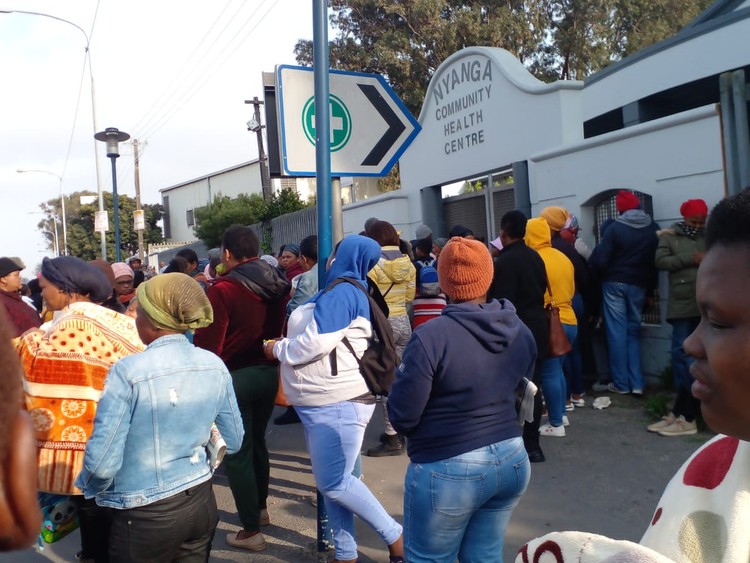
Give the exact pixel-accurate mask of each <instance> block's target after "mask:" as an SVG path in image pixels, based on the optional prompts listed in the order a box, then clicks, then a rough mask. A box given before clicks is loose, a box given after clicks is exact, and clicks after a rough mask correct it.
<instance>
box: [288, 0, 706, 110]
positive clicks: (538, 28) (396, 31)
mask: <svg viewBox="0 0 750 563" xmlns="http://www.w3.org/2000/svg"><path fill="white" fill-rule="evenodd" d="M711 3H712V0H504V1H499V2H489V1H487V0H484V1H477V0H465V1H457V0H331V1H330V2H329V8H330V10H331V12H332V14H331V16H330V19H331V23H332V25H333V26H334V27H336V28H337V29H338V31H339V33H338V35H337V36H336V37H335V38H334V39H333V40H332V41H331V42H330V49H329V57H330V64H331V67H332V68H337V69H341V70H352V71H360V72H375V73H379V74H382V75H384V76H385V77H386V79H387V80H388V81H389V82H390V84H391V85H392V86H393V88H394V90H395V91H396V92H397V93H398V95H399V96H400V97H401V99H402V100H403V101H404V103H405V104H406V106H407V107H408V108H409V109H410V110H411V112H412V113H414V114H415V115H417V114H418V112H419V110H420V109H421V106H422V102H423V100H424V96H425V92H426V90H427V86H428V84H429V81H430V78H431V77H432V75H433V74H434V72H435V70H436V69H437V68H438V66H439V65H440V64H441V63H442V62H443V61H444V60H445V59H446V58H447V57H448V56H449V55H451V54H452V53H454V52H456V51H458V50H460V49H462V48H463V47H467V46H473V45H477V46H490V47H502V48H504V49H506V50H508V51H510V52H511V53H513V55H515V56H516V57H517V58H518V59H519V60H520V61H521V63H523V64H524V65H526V67H527V68H529V70H530V71H531V72H532V73H533V74H534V75H535V76H537V77H538V78H539V79H540V80H545V81H553V80H556V79H559V78H577V79H583V78H585V77H586V76H587V75H589V74H591V73H592V72H595V71H597V70H599V69H601V68H603V67H605V66H606V65H608V64H610V63H611V62H613V61H615V60H618V59H620V58H622V57H624V56H626V55H628V54H630V53H633V52H635V51H636V50H639V49H642V48H644V47H647V46H648V45H651V44H653V43H655V42H657V41H660V40H661V39H664V38H666V37H669V36H670V35H672V34H673V33H675V32H676V31H677V30H679V29H680V28H682V27H683V26H684V25H685V24H687V23H688V22H689V21H690V20H691V19H693V18H694V17H695V16H696V15H697V14H699V13H700V12H701V11H702V10H703V9H705V8H706V7H707V6H709V5H710V4H711ZM295 55H296V57H297V61H298V62H299V63H300V64H305V65H312V62H313V53H312V42H311V41H309V40H300V41H298V42H297V44H296V46H295Z"/></svg>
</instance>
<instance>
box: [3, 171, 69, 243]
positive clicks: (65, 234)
mask: <svg viewBox="0 0 750 563" xmlns="http://www.w3.org/2000/svg"><path fill="white" fill-rule="evenodd" d="M16 172H18V173H19V174H27V173H29V172H36V173H38V174H48V175H50V176H54V177H55V178H57V179H58V180H59V181H60V214H61V215H62V227H63V245H62V254H63V255H65V256H67V255H68V226H67V220H66V218H65V196H64V195H63V185H62V184H63V179H62V176H60V175H59V174H55V173H54V172H49V171H48V170H16ZM55 231H57V229H55Z"/></svg>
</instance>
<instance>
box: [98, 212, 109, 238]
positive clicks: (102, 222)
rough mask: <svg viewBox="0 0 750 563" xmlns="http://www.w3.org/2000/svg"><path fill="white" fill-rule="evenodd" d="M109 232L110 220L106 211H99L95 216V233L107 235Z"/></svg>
mask: <svg viewBox="0 0 750 563" xmlns="http://www.w3.org/2000/svg"><path fill="white" fill-rule="evenodd" d="M108 230H109V219H108V218H107V212H106V211H97V212H96V214H95V215H94V231H95V232H97V233H106V232H107V231H108Z"/></svg>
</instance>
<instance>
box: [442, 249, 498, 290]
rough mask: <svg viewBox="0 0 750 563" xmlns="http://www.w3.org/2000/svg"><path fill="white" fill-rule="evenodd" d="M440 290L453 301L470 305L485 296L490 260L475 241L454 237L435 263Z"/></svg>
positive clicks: (490, 277)
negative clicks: (436, 263)
mask: <svg viewBox="0 0 750 563" xmlns="http://www.w3.org/2000/svg"><path fill="white" fill-rule="evenodd" d="M437 269H438V279H439V280H440V287H441V289H442V290H443V291H444V292H445V293H447V294H448V296H449V297H450V298H451V299H452V300H453V301H470V300H472V299H476V298H477V297H481V296H482V295H485V294H486V293H487V291H488V290H489V289H490V284H491V283H492V274H493V266H492V256H490V251H489V250H487V248H486V247H485V246H484V244H482V243H481V242H479V241H478V240H470V239H465V238H461V237H453V238H452V239H450V240H449V241H448V244H446V245H445V248H443V250H442V252H441V253H440V258H439V259H438V268H437Z"/></svg>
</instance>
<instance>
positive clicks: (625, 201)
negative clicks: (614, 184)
mask: <svg viewBox="0 0 750 563" xmlns="http://www.w3.org/2000/svg"><path fill="white" fill-rule="evenodd" d="M615 207H617V212H618V213H625V212H626V211H630V210H631V209H639V208H640V207H641V200H640V199H638V196H637V195H635V194H634V193H633V192H631V191H628V190H620V191H619V192H617V196H615Z"/></svg>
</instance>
